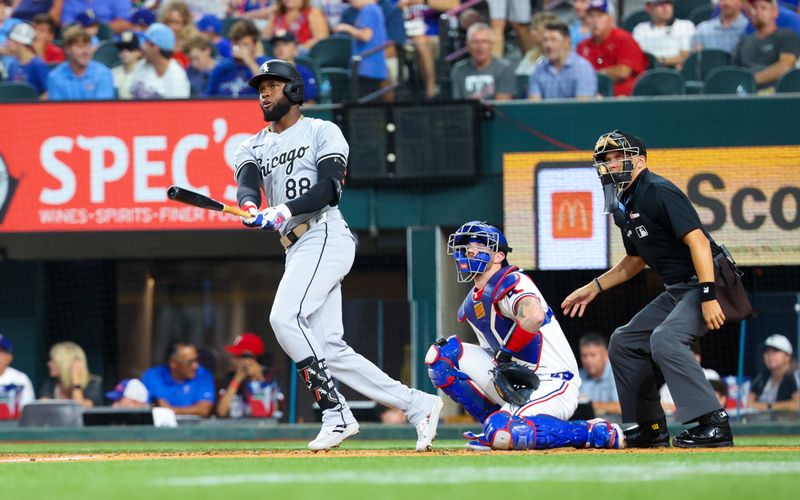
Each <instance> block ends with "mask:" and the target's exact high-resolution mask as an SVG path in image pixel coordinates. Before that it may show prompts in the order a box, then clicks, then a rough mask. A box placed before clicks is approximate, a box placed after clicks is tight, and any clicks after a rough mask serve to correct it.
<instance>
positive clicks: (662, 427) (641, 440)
mask: <svg viewBox="0 0 800 500" xmlns="http://www.w3.org/2000/svg"><path fill="white" fill-rule="evenodd" d="M623 433H624V434H625V447H626V448H669V431H667V425H666V423H664V422H650V423H647V424H639V425H634V426H633V427H629V428H627V429H625V430H624V431H623Z"/></svg>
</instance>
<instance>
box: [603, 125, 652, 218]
mask: <svg viewBox="0 0 800 500" xmlns="http://www.w3.org/2000/svg"><path fill="white" fill-rule="evenodd" d="M611 152H621V153H622V155H623V156H622V158H621V162H622V168H621V169H620V170H617V171H615V172H612V171H611V168H610V167H609V163H610V162H609V161H606V158H607V155H608V153H611ZM635 156H647V151H646V150H645V147H644V143H642V141H641V140H640V139H639V138H638V137H635V136H632V135H630V134H626V133H625V132H623V131H621V130H614V131H613V132H609V133H607V134H603V135H601V136H600V138H599V139H597V144H595V146H594V168H595V170H597V175H598V177H600V182H602V184H603V189H604V191H606V190H607V186H613V187H615V188H616V190H617V191H618V192H619V191H622V190H623V189H625V187H626V186H627V185H628V184H630V182H631V180H632V178H633V159H634V157H635ZM606 201H608V200H606ZM607 208H608V207H607Z"/></svg>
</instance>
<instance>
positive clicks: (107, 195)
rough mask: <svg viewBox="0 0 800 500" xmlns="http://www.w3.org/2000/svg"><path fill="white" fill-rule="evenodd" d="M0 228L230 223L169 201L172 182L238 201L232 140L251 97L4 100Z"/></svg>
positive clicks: (251, 107) (247, 122) (240, 132)
mask: <svg viewBox="0 0 800 500" xmlns="http://www.w3.org/2000/svg"><path fill="white" fill-rule="evenodd" d="M2 110H3V117H4V119H3V120H0V138H2V142H0V233H2V232H6V233H12V232H13V233H26V232H43V231H46V232H51V231H131V230H137V231H138V230H147V231H151V230H164V229H187V230H198V229H238V228H240V227H241V225H240V224H236V223H234V222H236V221H237V219H238V218H237V217H232V216H229V215H227V214H222V213H220V212H212V211H208V210H203V209H200V208H195V207H191V206H187V205H182V204H178V203H175V202H173V201H171V200H168V199H167V196H166V192H167V188H168V187H169V186H170V185H172V184H175V185H179V186H181V187H185V188H188V189H191V190H194V191H197V192H199V193H202V194H204V195H206V196H211V197H212V198H215V199H217V200H219V201H222V202H223V203H226V204H236V182H235V181H234V178H233V157H234V153H235V151H236V148H237V146H238V145H239V144H240V143H241V142H242V141H243V140H244V139H246V138H247V137H249V136H250V135H252V134H253V133H255V132H257V131H258V130H259V129H261V128H263V127H264V125H265V124H264V122H263V120H262V119H261V113H260V111H259V109H258V107H257V104H256V103H255V102H254V101H250V100H248V101H235V100H230V101H163V102H159V101H149V102H98V103H90V102H80V103H49V104H47V105H42V104H3V105H2Z"/></svg>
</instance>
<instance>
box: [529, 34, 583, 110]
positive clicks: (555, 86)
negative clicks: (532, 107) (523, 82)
mask: <svg viewBox="0 0 800 500" xmlns="http://www.w3.org/2000/svg"><path fill="white" fill-rule="evenodd" d="M543 47H544V57H542V58H541V59H540V60H539V62H538V64H537V65H536V66H535V67H534V70H533V72H532V74H531V76H530V81H529V84H528V98H529V99H531V100H534V101H537V100H539V99H564V98H572V97H574V98H577V99H590V98H593V97H595V96H596V95H597V75H596V74H595V72H594V68H592V65H591V64H590V63H589V61H587V60H586V59H584V58H582V57H581V56H579V55H578V54H577V53H576V52H575V51H574V50H572V43H571V41H570V38H569V28H568V27H567V25H565V24H563V23H560V22H559V23H553V24H548V25H547V26H546V27H545V32H544V39H543Z"/></svg>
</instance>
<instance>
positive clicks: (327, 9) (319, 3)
mask: <svg viewBox="0 0 800 500" xmlns="http://www.w3.org/2000/svg"><path fill="white" fill-rule="evenodd" d="M311 6H312V7H316V8H318V9H319V10H321V11H322V14H323V15H324V16H325V19H327V20H328V26H330V27H331V28H332V27H334V26H336V25H337V24H339V23H340V22H344V20H343V19H342V15H343V14H344V11H345V10H347V8H348V2H347V0H311ZM384 14H385V12H384Z"/></svg>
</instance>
